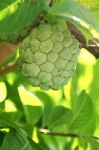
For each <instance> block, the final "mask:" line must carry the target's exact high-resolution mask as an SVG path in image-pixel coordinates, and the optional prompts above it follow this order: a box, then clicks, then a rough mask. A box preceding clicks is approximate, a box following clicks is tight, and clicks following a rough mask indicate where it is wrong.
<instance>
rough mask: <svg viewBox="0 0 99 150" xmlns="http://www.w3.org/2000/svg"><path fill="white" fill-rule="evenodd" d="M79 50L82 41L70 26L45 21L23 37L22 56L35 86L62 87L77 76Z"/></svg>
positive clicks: (47, 88) (55, 88) (26, 70)
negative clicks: (68, 27) (72, 31)
mask: <svg viewBox="0 0 99 150" xmlns="http://www.w3.org/2000/svg"><path fill="white" fill-rule="evenodd" d="M79 52H80V49H79V43H78V41H77V40H76V39H75V38H74V36H72V35H71V33H70V31H69V30H68V29H67V28H66V29H64V28H63V27H62V26H60V25H58V24H55V25H49V24H47V23H45V24H41V25H39V26H38V27H36V28H34V29H33V30H32V31H31V33H30V34H29V36H28V37H27V38H25V39H24V40H23V42H22V43H21V45H20V50H19V55H20V56H19V58H18V59H19V62H20V66H21V69H22V72H23V74H24V76H25V77H27V78H28V80H29V81H30V83H31V84H32V85H33V86H37V87H40V88H41V89H44V90H49V89H54V90H58V89H60V88H61V87H62V86H64V85H65V84H67V83H68V81H69V80H70V78H71V77H72V76H73V74H74V72H75V69H76V63H77V58H78V55H79Z"/></svg>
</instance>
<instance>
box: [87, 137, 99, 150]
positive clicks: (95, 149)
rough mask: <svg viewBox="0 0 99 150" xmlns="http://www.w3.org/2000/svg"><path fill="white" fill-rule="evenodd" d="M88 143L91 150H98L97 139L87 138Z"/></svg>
mask: <svg viewBox="0 0 99 150" xmlns="http://www.w3.org/2000/svg"><path fill="white" fill-rule="evenodd" d="M87 140H88V142H89V144H90V147H91V148H90V149H91V150H99V141H98V140H96V139H91V138H90V139H87Z"/></svg>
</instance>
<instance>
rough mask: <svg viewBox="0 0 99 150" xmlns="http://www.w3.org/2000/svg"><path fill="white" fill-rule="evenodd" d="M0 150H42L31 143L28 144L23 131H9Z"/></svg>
mask: <svg viewBox="0 0 99 150" xmlns="http://www.w3.org/2000/svg"><path fill="white" fill-rule="evenodd" d="M0 150H43V148H41V147H40V146H39V145H38V144H36V143H34V142H33V141H32V142H31V144H30V142H29V140H28V137H27V134H26V133H25V132H24V131H23V130H21V129H20V130H19V131H17V130H13V129H12V130H10V131H9V133H7V135H6V136H5V138H4V141H3V144H2V145H1V147H0Z"/></svg>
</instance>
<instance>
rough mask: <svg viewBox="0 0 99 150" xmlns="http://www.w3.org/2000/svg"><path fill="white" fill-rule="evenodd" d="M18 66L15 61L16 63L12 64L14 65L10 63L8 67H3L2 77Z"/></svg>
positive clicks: (0, 74)
mask: <svg viewBox="0 0 99 150" xmlns="http://www.w3.org/2000/svg"><path fill="white" fill-rule="evenodd" d="M17 66H18V65H17V62H16V61H14V62H12V63H9V64H8V65H7V66H5V67H1V68H0V76H2V75H3V74H6V73H8V72H10V71H12V70H14V69H15V68H16V67H17Z"/></svg>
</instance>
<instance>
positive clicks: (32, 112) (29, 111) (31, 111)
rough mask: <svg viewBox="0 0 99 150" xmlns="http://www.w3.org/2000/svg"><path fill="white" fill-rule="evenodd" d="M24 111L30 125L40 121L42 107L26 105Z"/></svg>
mask: <svg viewBox="0 0 99 150" xmlns="http://www.w3.org/2000/svg"><path fill="white" fill-rule="evenodd" d="M24 113H25V117H26V121H27V123H28V124H30V125H34V124H36V123H37V122H38V121H39V119H40V117H41V115H42V107H40V106H30V105H24Z"/></svg>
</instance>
